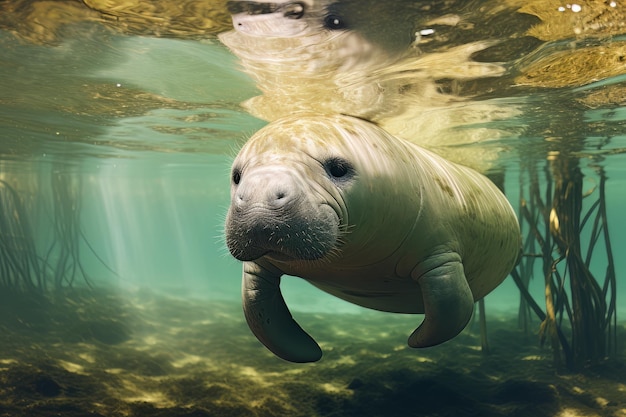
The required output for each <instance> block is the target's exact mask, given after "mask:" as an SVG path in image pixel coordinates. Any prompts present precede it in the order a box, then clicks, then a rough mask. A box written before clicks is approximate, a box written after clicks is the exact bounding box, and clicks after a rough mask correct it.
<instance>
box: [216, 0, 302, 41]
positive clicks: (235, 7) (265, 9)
mask: <svg viewBox="0 0 626 417" xmlns="http://www.w3.org/2000/svg"><path fill="white" fill-rule="evenodd" d="M307 7H308V5H307V4H306V3H305V2H301V1H286V2H282V3H281V2H250V1H230V2H228V10H229V11H230V13H231V17H232V20H233V27H234V28H235V29H236V30H237V31H239V32H243V33H246V34H248V35H253V36H287V37H289V36H297V35H298V34H300V33H302V32H303V31H304V30H305V29H306V28H307V27H308V24H307V22H306V19H303V17H304V16H305V15H306V11H307Z"/></svg>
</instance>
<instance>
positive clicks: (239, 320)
mask: <svg viewBox="0 0 626 417" xmlns="http://www.w3.org/2000/svg"><path fill="white" fill-rule="evenodd" d="M0 314H1V315H0V416H2V417H5V416H11V417H17V416H32V417H34V416H64V417H73V416H81V417H89V416H93V417H95V416H157V417H158V416H167V417H178V416H187V417H192V416H193V417H204V416H220V417H229V416H268V417H269V416H290V417H291V416H307V417H308V416H386V415H388V416H450V417H452V416H454V417H464V416H480V417H491V416H508V417H517V416H529V417H530V416H532V417H541V416H559V417H574V416H602V417H606V416H610V417H618V416H619V417H626V365H624V364H625V362H626V361H624V360H623V358H624V356H625V355H624V352H623V349H624V341H625V340H626V331H625V330H624V327H623V326H622V327H621V328H620V335H619V337H620V340H621V342H622V343H621V344H620V348H621V349H622V355H621V358H622V360H612V361H608V362H606V363H604V364H601V365H599V366H596V367H593V368H589V369H585V370H584V371H583V372H581V373H560V374H559V373H557V372H556V371H555V367H554V366H553V359H552V354H551V352H550V350H549V348H548V347H543V348H542V347H539V343H538V339H537V336H536V335H527V336H525V335H524V334H523V332H521V331H520V330H518V328H517V321H516V319H515V318H513V317H511V318H509V319H500V320H495V318H494V317H492V318H491V321H490V322H489V340H490V347H491V353H490V354H489V355H486V354H484V353H482V352H481V350H480V346H479V339H478V336H477V333H478V328H477V325H472V326H470V328H469V329H468V330H466V331H465V332H464V333H462V334H461V335H460V336H459V337H457V338H456V339H455V340H453V341H451V342H448V343H446V344H444V345H442V346H439V347H435V348H430V349H425V350H415V349H410V348H408V347H406V344H405V343H406V338H407V337H408V335H409V334H410V332H411V331H412V329H413V327H414V326H415V325H416V324H417V322H418V321H419V319H420V317H418V316H413V317H412V316H402V315H391V314H383V313H375V312H372V313H369V312H367V313H364V314H360V315H346V314H343V315H332V314H298V315H296V318H297V319H298V320H299V321H300V323H301V324H302V325H303V327H304V328H305V329H307V330H308V331H309V332H310V333H311V334H312V335H313V336H314V337H315V338H316V339H317V340H318V342H320V345H321V346H322V349H323V350H324V357H323V359H322V360H321V361H320V362H318V363H315V364H306V365H299V364H291V363H287V362H284V361H282V360H280V359H277V358H275V357H274V356H273V355H272V354H270V353H269V352H268V351H267V350H266V349H265V348H264V347H263V346H261V345H260V344H259V343H258V342H257V341H256V339H255V338H254V337H253V336H252V334H251V333H250V331H249V330H248V328H247V326H246V324H245V322H244V318H243V315H242V313H241V309H240V306H239V305H238V304H237V303H225V302H212V303H208V302H200V301H190V300H185V299H175V298H169V297H164V296H157V295H155V294H152V293H148V292H138V293H134V294H131V295H125V296H124V297H120V295H119V294H115V293H111V292H105V291H96V292H94V291H70V292H67V293H66V294H63V295H58V296H57V297H56V298H55V299H52V300H47V301H44V300H41V299H36V298H28V297H16V296H7V294H4V295H3V296H1V297H0Z"/></svg>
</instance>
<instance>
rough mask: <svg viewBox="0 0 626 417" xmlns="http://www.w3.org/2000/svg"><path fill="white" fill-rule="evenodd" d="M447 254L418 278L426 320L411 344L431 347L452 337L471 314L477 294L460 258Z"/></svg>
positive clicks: (463, 326)
mask: <svg viewBox="0 0 626 417" xmlns="http://www.w3.org/2000/svg"><path fill="white" fill-rule="evenodd" d="M441 256H442V255H439V257H441ZM446 257H450V258H451V259H450V260H449V261H447V262H445V263H443V264H442V265H440V266H437V267H435V268H433V269H431V270H429V271H428V272H426V273H424V274H423V275H421V276H418V277H415V278H416V279H417V282H418V283H419V285H420V287H421V289H422V295H423V297H424V321H423V322H422V324H421V325H420V326H419V327H418V328H417V329H415V331H414V332H413V334H411V336H410V337H409V346H411V347H429V346H434V345H438V344H439V343H443V342H445V341H447V340H450V339H452V338H453V337H454V336H456V335H457V334H459V333H460V332H461V330H463V329H464V328H465V326H466V325H467V322H468V321H469V319H470V318H471V316H472V311H473V310H474V296H473V295H472V291H471V290H470V287H469V285H468V284H467V280H466V279H465V274H464V272H463V264H462V263H461V259H460V257H459V256H458V255H457V254H448V256H446Z"/></svg>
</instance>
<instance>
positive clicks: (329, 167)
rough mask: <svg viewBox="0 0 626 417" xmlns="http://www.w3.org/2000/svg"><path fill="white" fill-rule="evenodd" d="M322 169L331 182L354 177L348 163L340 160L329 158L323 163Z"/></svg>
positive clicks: (352, 169)
mask: <svg viewBox="0 0 626 417" xmlns="http://www.w3.org/2000/svg"><path fill="white" fill-rule="evenodd" d="M324 169H325V170H326V172H327V173H328V175H330V177H331V178H332V179H333V180H346V179H349V178H351V177H352V176H353V175H354V168H352V165H351V164H350V162H348V161H346V160H345V159H342V158H329V159H327V160H326V161H325V162H324Z"/></svg>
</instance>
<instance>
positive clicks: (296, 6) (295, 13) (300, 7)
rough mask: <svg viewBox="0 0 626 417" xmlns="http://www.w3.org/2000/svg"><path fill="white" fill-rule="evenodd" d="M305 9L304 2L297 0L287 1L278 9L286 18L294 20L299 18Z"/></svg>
mask: <svg viewBox="0 0 626 417" xmlns="http://www.w3.org/2000/svg"><path fill="white" fill-rule="evenodd" d="M305 9H306V4H304V3H301V2H299V1H295V2H293V3H287V4H286V5H284V6H282V7H281V8H280V10H281V11H282V12H283V16H285V17H286V18H287V19H294V20H297V19H300V18H301V17H302V16H304V12H305Z"/></svg>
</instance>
